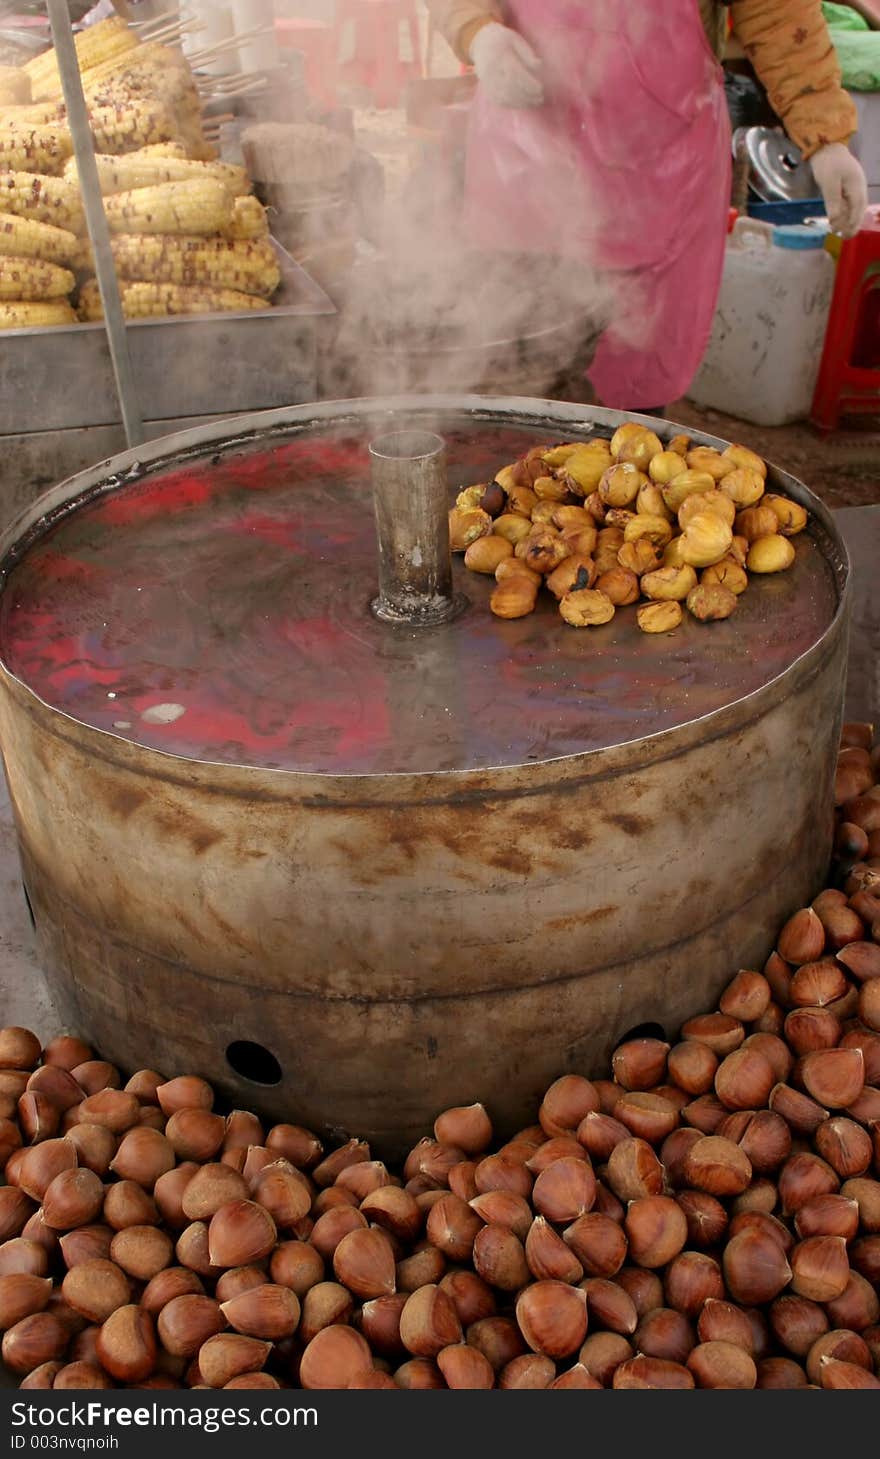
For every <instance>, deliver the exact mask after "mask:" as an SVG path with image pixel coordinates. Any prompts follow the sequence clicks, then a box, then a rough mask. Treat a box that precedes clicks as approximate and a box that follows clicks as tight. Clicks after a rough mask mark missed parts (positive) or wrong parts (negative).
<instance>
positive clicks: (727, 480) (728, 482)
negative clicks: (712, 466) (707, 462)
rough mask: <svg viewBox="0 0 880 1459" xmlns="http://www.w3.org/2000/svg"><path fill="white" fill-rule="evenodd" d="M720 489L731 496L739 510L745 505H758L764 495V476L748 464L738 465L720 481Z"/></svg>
mask: <svg viewBox="0 0 880 1459" xmlns="http://www.w3.org/2000/svg"><path fill="white" fill-rule="evenodd" d="M718 489H719V491H723V492H724V494H725V496H729V497H730V500H731V501H732V502H733V504H734V506H735V507H736V509H737V511H742V510H743V509H744V508H745V507H754V506H757V504H758V502H759V501H760V500H761V497H762V496H763V495H764V478H763V476H761V474H760V472H758V471H751V470H750V469H749V467H747V466H737V468H736V470H734V471H728V473H727V475H726V476H725V477H723V478H722V480H721V481H719V483H718Z"/></svg>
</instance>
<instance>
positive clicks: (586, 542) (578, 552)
mask: <svg viewBox="0 0 880 1459" xmlns="http://www.w3.org/2000/svg"><path fill="white" fill-rule="evenodd" d="M560 536H561V537H562V540H563V542H564V543H565V545H566V547H567V548H568V550H569V552H571V553H572V554H573V555H574V556H576V557H592V556H593V555H594V553H595V551H596V546H597V533H596V529H595V527H563V529H562V531H561V532H560Z"/></svg>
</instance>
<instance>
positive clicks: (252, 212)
mask: <svg viewBox="0 0 880 1459" xmlns="http://www.w3.org/2000/svg"><path fill="white" fill-rule="evenodd" d="M220 231H221V232H222V234H223V237H224V238H229V239H232V240H233V241H235V240H238V241H247V240H248V239H250V238H268V236H269V218H268V215H267V213H266V209H265V208H264V207H263V204H262V203H261V202H260V200H259V198H255V197H249V198H236V199H235V202H234V204H233V208H232V218H231V219H230V221H229V222H228V223H227V224H226V226H225V227H224V228H222V229H221V230H220Z"/></svg>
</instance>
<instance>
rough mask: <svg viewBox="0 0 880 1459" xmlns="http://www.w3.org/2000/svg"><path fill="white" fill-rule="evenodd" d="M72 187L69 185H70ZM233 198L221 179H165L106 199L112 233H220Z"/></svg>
mask: <svg viewBox="0 0 880 1459" xmlns="http://www.w3.org/2000/svg"><path fill="white" fill-rule="evenodd" d="M68 186H69V184H68ZM232 204H233V199H232V198H231V197H230V195H229V192H228V190H227V188H225V187H224V186H223V183H222V182H217V181H216V179H215V178H211V177H206V178H203V179H202V180H201V181H199V182H163V183H159V184H158V185H157V186H156V187H138V188H135V189H134V190H133V191H131V192H123V193H116V194H115V195H114V196H113V197H110V198H107V200H106V202H105V204H104V208H105V211H106V213H107V221H108V223H109V224H110V229H111V231H112V232H113V233H172V234H174V233H198V234H200V235H202V236H206V235H207V234H209V233H219V232H220V230H221V229H222V228H224V227H225V226H226V225H227V224H228V223H229V221H230V219H231V218H232Z"/></svg>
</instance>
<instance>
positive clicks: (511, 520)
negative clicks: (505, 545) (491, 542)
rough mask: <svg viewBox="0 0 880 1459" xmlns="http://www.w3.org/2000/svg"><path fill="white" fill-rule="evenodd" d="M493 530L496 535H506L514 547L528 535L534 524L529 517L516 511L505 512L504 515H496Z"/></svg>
mask: <svg viewBox="0 0 880 1459" xmlns="http://www.w3.org/2000/svg"><path fill="white" fill-rule="evenodd" d="M492 530H493V532H494V533H495V536H496V537H506V538H507V540H508V542H512V543H513V545H514V547H515V546H516V544H517V542H522V540H523V538H524V537H528V535H529V533H530V532H531V530H532V524H531V521H530V519H529V518H528V517H521V516H520V515H519V514H518V513H516V512H505V513H504V515H503V516H502V517H496V518H495V521H494V522H493V523H492Z"/></svg>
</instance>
